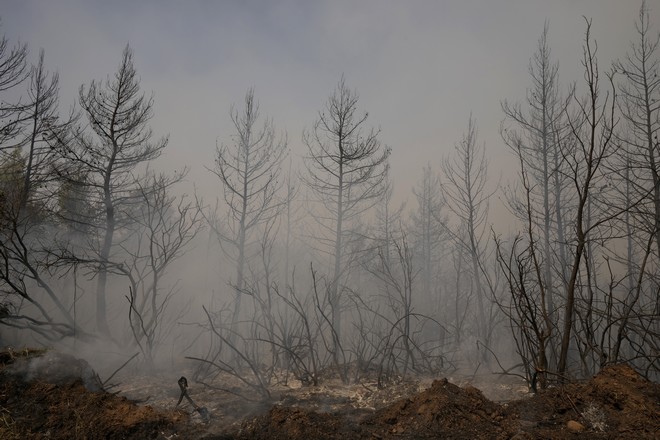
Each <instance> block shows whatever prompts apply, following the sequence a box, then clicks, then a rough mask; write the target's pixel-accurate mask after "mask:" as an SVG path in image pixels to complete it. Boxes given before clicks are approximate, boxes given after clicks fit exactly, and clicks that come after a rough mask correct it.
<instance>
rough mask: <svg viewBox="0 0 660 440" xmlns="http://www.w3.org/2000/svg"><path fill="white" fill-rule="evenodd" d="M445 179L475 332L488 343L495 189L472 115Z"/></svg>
mask: <svg viewBox="0 0 660 440" xmlns="http://www.w3.org/2000/svg"><path fill="white" fill-rule="evenodd" d="M442 171H443V174H444V179H445V182H444V183H443V185H442V191H443V195H444V199H445V201H446V204H447V208H448V209H449V211H450V212H451V213H453V214H454V215H455V216H456V219H457V221H458V222H459V224H458V226H457V230H454V231H452V230H449V229H448V232H449V233H450V234H451V237H452V239H453V240H454V242H455V244H456V246H460V247H462V248H463V250H464V255H465V256H466V258H467V261H466V263H467V264H468V265H469V267H470V270H471V273H470V274H471V277H472V295H473V297H474V298H475V299H476V305H477V308H476V335H477V337H478V338H479V339H480V340H481V342H482V343H483V344H485V345H486V346H488V345H489V340H490V335H491V333H492V329H493V320H492V316H491V315H492V313H491V312H492V310H490V309H491V308H490V307H489V305H490V304H491V302H490V301H489V300H488V296H487V293H488V290H487V288H488V280H487V279H485V276H486V272H485V270H484V261H483V259H484V252H485V251H486V249H485V247H486V243H485V240H484V237H485V235H486V229H487V228H486V223H487V221H488V202H489V199H490V197H491V195H492V194H494V192H495V191H496V190H495V189H493V190H489V189H488V188H487V186H486V184H487V181H488V161H487V160H486V156H485V146H484V145H483V144H479V143H478V142H477V126H476V122H475V120H474V119H473V117H472V115H470V118H469V120H468V128H467V132H466V133H465V134H464V135H463V139H462V140H461V141H460V142H458V143H457V144H456V146H455V154H454V156H452V157H447V158H445V159H444V161H443V162H442ZM487 308H488V310H487Z"/></svg>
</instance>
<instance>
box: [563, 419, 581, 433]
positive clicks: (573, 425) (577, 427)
mask: <svg viewBox="0 0 660 440" xmlns="http://www.w3.org/2000/svg"><path fill="white" fill-rule="evenodd" d="M566 427H567V428H568V430H569V431H571V432H582V431H584V425H583V424H582V423H580V422H576V421H575V420H569V421H568V422H567V423H566Z"/></svg>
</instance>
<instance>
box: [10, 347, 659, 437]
mask: <svg viewBox="0 0 660 440" xmlns="http://www.w3.org/2000/svg"><path fill="white" fill-rule="evenodd" d="M63 370H66V374H63V373H62V371H63ZM186 373H187V374H189V377H190V378H191V379H189V380H188V384H189V388H188V392H189V395H190V397H191V398H192V399H193V400H194V402H195V404H196V405H199V407H203V408H205V409H206V411H208V413H209V415H210V421H205V420H204V419H203V417H202V414H201V413H200V412H199V411H195V410H194V408H193V407H192V405H191V404H190V403H188V402H187V401H186V400H185V399H184V401H183V403H182V404H181V405H180V406H179V407H178V408H175V406H176V402H177V400H178V398H179V395H180V389H179V386H178V384H177V379H178V377H174V376H172V373H171V374H169V375H168V374H160V375H155V374H151V375H142V376H140V375H138V374H136V373H135V372H130V371H129V370H128V369H125V370H124V371H123V372H122V374H120V375H118V376H117V378H116V381H117V385H116V386H115V387H113V388H112V389H111V390H112V391H113V392H106V391H102V390H98V388H99V384H100V382H99V379H98V376H96V375H95V374H94V373H93V371H92V370H91V368H90V367H89V365H88V364H87V363H86V362H85V361H82V360H79V359H76V358H73V357H72V356H68V355H63V354H59V353H52V352H44V351H41V350H36V351H35V350H24V351H21V352H16V351H5V352H0V438H3V439H23V438H44V439H46V438H48V439H76V438H81V439H82V438H90V439H94V438H103V439H115V438H116V439H120V438H121V439H148V438H152V439H188V438H191V439H196V438H206V439H294V440H295V439H305V440H311V439H342V440H348V439H362V438H366V439H422V438H446V439H517V440H520V439H541V438H543V439H566V438H576V439H577V438H579V439H592V438H593V439H615V438H616V439H644V438H648V439H654V438H660V417H659V415H660V385H658V384H656V383H652V382H649V381H647V380H645V379H643V378H642V377H641V376H640V375H639V374H638V373H637V372H635V371H634V370H633V369H632V368H631V367H629V366H627V365H612V366H608V367H605V368H604V369H603V370H602V371H601V372H600V373H599V374H598V375H596V376H594V377H593V378H591V379H590V380H588V381H584V382H579V383H570V384H565V385H562V386H558V387H554V388H550V389H547V390H542V391H540V392H539V393H538V394H535V395H531V394H528V393H526V389H525V387H524V384H522V383H520V382H518V381H516V380H513V379H512V378H501V379H502V380H499V381H497V382H495V381H493V380H492V377H491V378H489V379H488V380H486V379H484V378H481V379H480V378H478V377H475V378H470V379H471V380H470V381H469V383H467V382H466V380H465V379H464V378H463V379H458V378H448V379H447V378H437V379H432V378H417V379H415V380H404V381H398V382H396V383H391V384H389V385H388V386H386V387H378V386H377V383H376V382H369V381H362V383H360V384H355V385H343V384H341V382H339V381H338V380H337V379H336V378H332V377H328V378H327V379H326V380H324V381H323V384H322V385H320V386H316V387H314V386H303V385H302V384H301V383H300V382H299V381H295V380H289V381H287V382H286V384H284V383H280V384H278V385H274V386H273V387H272V390H271V396H270V398H269V399H266V401H259V400H260V399H257V398H256V395H255V394H254V393H246V392H245V391H246V390H245V389H244V388H241V383H240V382H239V381H237V380H236V379H235V378H232V377H223V376H222V375H220V376H218V377H216V378H214V380H213V382H211V383H208V382H207V383H205V384H202V383H199V382H196V381H194V380H192V377H194V372H193V371H192V370H187V372H186ZM470 383H471V384H470ZM219 384H222V385H221V387H222V389H223V391H220V390H219V389H217V386H219ZM459 385H461V386H459ZM473 385H475V386H477V387H479V388H481V389H482V390H483V392H482V391H481V390H480V389H478V388H476V387H475V386H473ZM90 390H94V391H90ZM239 394H243V397H240V396H239ZM484 394H486V395H488V397H490V398H488V397H486V395H484ZM245 397H248V398H250V397H253V399H252V400H253V401H250V400H247V399H246V398H245ZM491 399H492V400H491Z"/></svg>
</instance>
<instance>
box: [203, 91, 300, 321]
mask: <svg viewBox="0 0 660 440" xmlns="http://www.w3.org/2000/svg"><path fill="white" fill-rule="evenodd" d="M230 117H231V121H232V123H233V125H234V129H235V134H234V136H233V142H232V143H231V144H229V145H224V144H223V145H220V146H219V147H218V148H217V149H216V157H215V168H213V169H211V172H213V174H215V175H216V176H217V177H218V178H219V179H220V182H221V184H222V188H223V195H224V202H225V205H226V207H227V209H228V215H227V216H226V221H220V220H219V217H218V215H217V213H215V214H214V215H211V216H207V220H208V221H209V224H210V226H211V228H212V230H213V231H214V232H215V233H216V236H217V237H218V240H219V241H220V245H221V246H222V249H223V251H224V252H225V254H226V255H227V256H228V257H229V258H230V259H232V260H233V261H234V262H235V263H236V281H235V284H234V287H235V297H234V306H233V318H232V328H235V325H236V323H237V322H238V317H239V314H240V310H241V296H242V293H241V292H242V291H243V288H244V283H245V265H246V260H247V255H246V252H247V249H248V244H249V243H250V241H251V240H252V238H253V233H254V232H255V230H256V228H257V227H258V226H259V225H263V224H265V223H267V222H269V221H270V220H272V219H273V218H274V217H275V216H277V215H279V213H280V212H281V210H282V209H283V208H284V207H285V201H283V200H281V199H279V198H278V192H279V190H280V188H281V187H282V184H283V182H282V180H281V179H280V174H281V169H282V166H281V165H282V160H283V159H284V158H285V156H286V152H287V140H286V137H283V138H281V139H279V140H278V139H276V135H275V128H274V125H273V123H272V121H271V120H269V119H266V120H264V121H263V124H262V123H261V120H260V117H261V115H260V112H259V103H258V102H257V101H256V100H255V98H254V90H253V89H249V90H248V91H247V93H246V94H245V104H244V107H243V108H242V109H240V110H239V109H238V108H236V107H235V106H232V107H231V110H230Z"/></svg>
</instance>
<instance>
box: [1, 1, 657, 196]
mask: <svg viewBox="0 0 660 440" xmlns="http://www.w3.org/2000/svg"><path fill="white" fill-rule="evenodd" d="M640 4H641V0H639V1H638V0H553V1H548V0H506V1H504V0H451V1H449V0H448V1H442V0H437V1H415V0H406V1H395V0H389V1H386V0H371V1H336V0H333V1H314V0H298V1H293V0H292V1H277V0H271V1H267V0H262V1H245V0H234V1H229V0H227V1H195V0H189V1H183V0H182V1H173V0H172V1H165V0H163V1H156V0H140V1H135V0H133V1H123V0H122V1H116V0H113V1H107V0H103V1H102V0H98V1H92V0H87V1H69V0H41V1H37V0H1V1H0V5H1V6H2V7H0V16H1V18H2V29H1V30H2V32H4V33H5V34H6V35H7V37H9V38H10V39H11V40H12V41H16V40H18V39H20V40H21V41H24V42H27V43H28V44H29V46H30V48H31V50H32V59H33V60H34V59H35V58H36V54H37V52H38V49H39V48H40V47H43V48H44V49H45V50H46V64H47V66H48V68H49V69H51V70H57V71H59V73H60V78H61V98H62V102H63V103H65V104H66V106H68V105H69V104H70V103H72V102H73V99H74V97H75V94H76V91H77V88H78V87H79V85H80V84H82V83H85V84H88V83H89V81H90V80H91V79H103V78H105V77H106V76H107V75H110V74H113V73H114V72H115V70H116V68H117V65H118V63H119V60H120V56H121V51H122V49H123V47H124V46H125V45H126V43H130V45H131V46H132V47H133V49H134V51H135V62H136V67H137V69H138V73H139V74H140V76H141V79H142V86H143V89H144V90H146V91H153V92H154V93H155V103H156V106H155V117H154V120H153V123H152V127H153V128H154V131H155V132H156V133H157V134H159V135H164V134H168V133H169V135H170V139H171V143H170V147H169V150H168V152H167V154H166V157H165V160H167V161H168V163H169V162H170V161H171V163H172V164H173V165H172V166H173V167H174V166H177V167H179V166H181V165H182V164H187V165H189V166H190V167H191V169H192V173H191V175H190V179H191V180H195V181H196V182H198V185H199V186H200V187H201V188H202V189H203V190H204V191H205V192H208V191H210V190H211V185H213V183H214V182H215V180H214V178H213V177H211V176H210V173H208V172H207V171H205V170H204V166H205V165H208V164H212V160H213V152H214V148H215V143H216V140H218V141H228V140H229V137H230V135H231V127H230V125H229V117H228V110H229V106H230V104H231V103H232V102H238V103H240V102H241V101H242V99H243V96H244V94H245V91H246V89H247V88H248V87H251V86H254V87H255V90H256V96H257V98H258V100H259V101H260V103H261V108H262V112H263V113H264V114H267V115H269V116H271V117H272V118H273V119H274V122H275V126H276V128H277V129H278V130H281V131H284V130H286V131H287V133H288V137H289V141H290V146H291V149H292V152H293V154H294V155H297V156H300V155H301V154H302V153H303V152H304V150H303V146H302V142H301V133H302V130H303V128H305V127H309V126H310V125H311V124H312V122H313V121H314V119H315V118H316V115H317V112H318V111H319V110H320V109H321V108H322V106H323V105H324V103H325V101H326V99H327V97H328V95H329V94H330V93H331V92H332V90H333V88H334V87H335V85H336V84H337V82H338V80H339V78H340V76H341V75H342V73H343V74H345V76H346V81H347V83H348V85H349V86H350V87H351V88H354V89H357V90H358V92H359V94H360V96H361V99H360V106H361V108H362V109H363V110H367V111H369V113H370V118H369V121H370V123H371V124H372V125H373V126H375V127H380V128H381V129H382V134H381V140H382V141H383V143H385V144H387V145H389V146H391V147H392V157H391V163H392V170H393V175H394V179H395V184H396V192H397V195H398V197H399V198H406V197H409V195H410V189H411V187H412V186H413V184H414V183H415V181H416V180H417V179H418V177H419V176H420V174H421V169H422V167H423V166H425V165H426V164H431V165H432V166H433V167H434V168H435V169H436V170H437V169H439V164H440V161H441V158H442V156H443V155H446V154H448V153H450V152H451V151H452V148H453V145H454V143H455V142H456V141H458V140H459V139H460V137H461V134H462V132H463V131H464V130H465V128H466V126H467V119H468V116H469V114H470V112H473V114H474V116H475V118H476V119H477V122H478V125H479V137H480V140H481V141H482V142H485V144H486V148H487V150H488V151H489V155H490V156H491V157H492V163H491V173H492V174H493V175H499V174H500V173H503V174H504V176H503V181H505V182H506V181H507V179H508V178H509V175H510V174H511V173H508V174H507V172H506V170H505V164H506V163H507V162H510V161H511V156H509V155H508V154H507V152H506V149H505V147H504V146H503V144H502V141H501V139H500V136H499V133H498V128H499V123H500V121H501V120H502V113H501V111H500V102H501V100H503V99H505V98H507V99H509V100H511V101H516V100H520V98H522V97H523V96H524V93H525V89H526V87H528V85H529V82H530V81H529V77H528V73H527V67H528V63H529V59H530V57H531V56H532V55H533V53H534V51H535V48H536V44H537V39H538V37H539V35H540V33H541V31H542V29H543V23H544V21H545V20H546V19H547V20H548V21H549V23H550V45H551V48H552V51H553V55H554V57H555V59H557V60H558V61H559V62H560V79H561V81H562V83H563V84H564V85H567V84H568V83H569V82H573V81H579V80H580V79H581V78H582V73H581V71H580V64H579V63H580V56H581V50H582V49H581V45H582V42H583V38H584V31H585V22H584V19H583V17H582V16H583V15H584V16H586V17H589V18H592V19H593V35H594V37H595V38H596V39H597V40H598V45H599V52H598V54H599V59H600V61H601V64H600V66H601V69H602V70H606V69H608V68H609V66H610V64H611V61H612V59H613V58H617V57H621V56H622V55H623V54H624V53H625V51H626V49H627V47H628V46H629V43H630V41H631V39H632V38H634V26H633V24H634V20H635V19H636V17H637V14H638V10H639V6H640ZM648 5H649V6H650V7H651V21H652V23H653V24H654V30H655V31H656V32H657V31H658V30H660V1H657V0H653V1H649V2H648Z"/></svg>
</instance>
